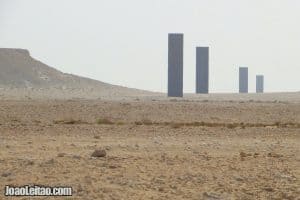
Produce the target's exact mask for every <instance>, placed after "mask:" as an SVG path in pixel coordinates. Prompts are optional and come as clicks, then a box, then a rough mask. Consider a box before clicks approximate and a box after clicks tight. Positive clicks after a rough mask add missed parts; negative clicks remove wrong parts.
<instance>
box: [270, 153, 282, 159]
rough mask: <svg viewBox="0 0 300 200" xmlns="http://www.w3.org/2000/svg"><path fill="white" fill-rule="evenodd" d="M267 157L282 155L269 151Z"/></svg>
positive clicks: (279, 156)
mask: <svg viewBox="0 0 300 200" xmlns="http://www.w3.org/2000/svg"><path fill="white" fill-rule="evenodd" d="M268 157H272V158H281V157H283V155H280V154H277V153H273V152H271V153H268Z"/></svg>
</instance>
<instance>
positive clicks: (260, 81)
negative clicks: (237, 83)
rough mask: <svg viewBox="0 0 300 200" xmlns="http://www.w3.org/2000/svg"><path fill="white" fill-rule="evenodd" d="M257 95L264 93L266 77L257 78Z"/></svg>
mask: <svg viewBox="0 0 300 200" xmlns="http://www.w3.org/2000/svg"><path fill="white" fill-rule="evenodd" d="M256 93H264V76H263V75H257V76H256Z"/></svg>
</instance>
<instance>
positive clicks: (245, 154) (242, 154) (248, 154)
mask: <svg viewBox="0 0 300 200" xmlns="http://www.w3.org/2000/svg"><path fill="white" fill-rule="evenodd" d="M248 156H252V154H251V153H245V152H243V151H242V152H240V157H241V158H245V157H248Z"/></svg>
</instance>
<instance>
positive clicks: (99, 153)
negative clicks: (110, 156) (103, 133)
mask: <svg viewBox="0 0 300 200" xmlns="http://www.w3.org/2000/svg"><path fill="white" fill-rule="evenodd" d="M105 156H106V151H105V150H104V149H97V150H95V151H94V152H93V153H92V157H97V158H100V157H105Z"/></svg>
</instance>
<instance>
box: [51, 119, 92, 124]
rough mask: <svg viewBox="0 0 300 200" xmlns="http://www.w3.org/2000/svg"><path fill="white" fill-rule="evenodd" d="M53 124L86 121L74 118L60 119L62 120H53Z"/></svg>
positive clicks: (81, 122)
mask: <svg viewBox="0 0 300 200" xmlns="http://www.w3.org/2000/svg"><path fill="white" fill-rule="evenodd" d="M53 123H54V124H86V122H83V121H81V120H75V119H72V118H71V119H62V120H54V121H53Z"/></svg>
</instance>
